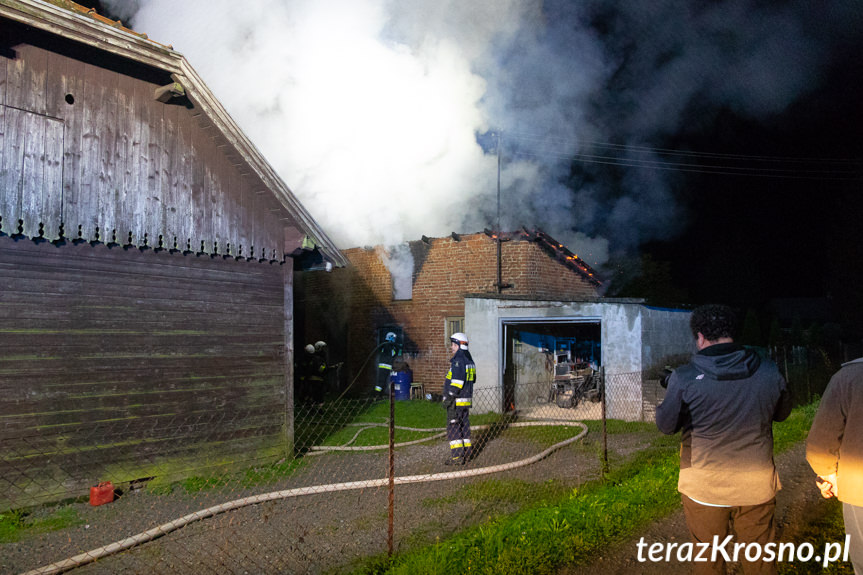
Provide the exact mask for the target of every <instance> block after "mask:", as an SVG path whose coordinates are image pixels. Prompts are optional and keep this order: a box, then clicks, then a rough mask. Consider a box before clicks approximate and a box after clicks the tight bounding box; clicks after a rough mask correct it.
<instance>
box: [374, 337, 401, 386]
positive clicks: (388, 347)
mask: <svg viewBox="0 0 863 575" xmlns="http://www.w3.org/2000/svg"><path fill="white" fill-rule="evenodd" d="M400 355H401V350H400V349H399V347H398V345H397V344H396V334H395V333H394V332H388V333H387V336H386V338H385V339H384V342H383V343H382V344H381V345H380V350H379V351H378V369H377V382H376V384H375V392H376V393H384V392H386V393H389V390H390V379H391V377H392V373H393V362H394V361H395V360H396V358H397V357H398V356H400Z"/></svg>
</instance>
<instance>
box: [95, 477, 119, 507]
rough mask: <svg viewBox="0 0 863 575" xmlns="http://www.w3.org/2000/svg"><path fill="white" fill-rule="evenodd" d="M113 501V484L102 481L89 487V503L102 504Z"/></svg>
mask: <svg viewBox="0 0 863 575" xmlns="http://www.w3.org/2000/svg"><path fill="white" fill-rule="evenodd" d="M112 501H114V484H113V483H111V482H110V481H103V482H101V483H100V484H99V485H94V486H93V487H91V488H90V505H104V504H105V503H111V502H112Z"/></svg>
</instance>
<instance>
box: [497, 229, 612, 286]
mask: <svg viewBox="0 0 863 575" xmlns="http://www.w3.org/2000/svg"><path fill="white" fill-rule="evenodd" d="M485 233H486V234H488V235H490V236H491V237H492V238H494V237H496V235H495V232H491V231H489V230H486V232H485ZM500 235H501V237H507V238H510V239H521V240H527V241H532V242H536V243H537V244H539V246H540V247H541V248H542V249H543V250H544V251H545V252H546V253H547V254H548V255H550V256H551V257H553V258H555V259H557V260H558V261H559V262H561V263H562V264H564V265H565V266H566V267H568V268H570V269H571V270H573V271H575V272H576V273H578V274H579V275H581V276H582V277H583V278H584V279H586V280H587V281H588V282H589V283H590V284H591V285H594V286H596V287H599V286H601V285H602V282H601V281H600V280H599V277H598V275H597V273H596V270H594V269H593V268H592V267H590V266H589V265H588V264H587V262H585V261H584V260H583V259H581V258H580V257H578V255H577V254H575V253H573V252H572V251H571V250H570V249H569V248H567V247H566V246H565V245H563V244H562V243H560V242H558V241H557V240H556V239H554V238H553V237H551V236H550V235H548V234H547V233H545V232H544V231H542V230H540V229H534V230H528V229H527V228H522V229H521V230H519V231H517V232H508V233H507V232H502V233H501V234H500Z"/></svg>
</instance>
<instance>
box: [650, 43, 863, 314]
mask: <svg viewBox="0 0 863 575" xmlns="http://www.w3.org/2000/svg"><path fill="white" fill-rule="evenodd" d="M860 54H863V42H861V43H858V44H857V45H856V46H849V48H848V53H847V54H846V55H845V56H843V57H842V58H839V59H838V60H837V62H836V63H835V65H834V66H833V67H832V68H831V70H830V75H829V80H828V81H827V82H825V84H824V86H823V87H822V88H821V89H819V90H817V91H816V92H814V93H813V94H811V96H809V97H807V98H805V99H803V100H801V101H799V102H797V103H795V104H794V105H793V106H791V107H790V108H789V109H788V110H787V112H785V113H784V114H782V115H780V116H778V117H776V118H773V119H771V121H770V122H766V123H760V122H753V121H745V120H742V119H740V118H739V117H736V116H734V115H733V114H730V113H728V114H724V115H722V116H721V117H720V118H719V119H718V121H717V122H716V123H715V124H713V125H712V126H710V127H709V129H706V130H703V131H701V132H700V133H695V134H684V135H683V136H681V137H680V140H679V142H678V145H686V146H687V147H689V148H691V149H697V150H701V151H716V152H722V153H728V152H729V151H733V152H734V153H736V154H741V155H750V156H766V155H769V156H776V157H783V158H795V161H789V162H784V163H782V164H779V165H780V166H781V167H782V168H784V169H789V170H794V171H792V172H789V174H788V176H789V177H787V178H778V177H745V176H724V175H713V174H695V175H691V176H687V177H686V183H685V186H684V190H682V191H681V192H680V194H681V197H682V198H684V201H685V202H686V203H687V205H688V206H689V211H690V214H691V219H690V220H689V224H688V226H687V227H686V228H685V230H683V232H682V233H681V234H680V235H679V236H677V237H675V238H674V240H672V241H668V242H654V243H649V244H647V245H646V246H644V247H645V249H646V250H647V251H648V252H650V253H652V254H653V255H654V257H656V258H657V259H661V260H663V259H664V260H668V261H671V262H672V264H673V269H674V275H675V280H676V281H677V282H679V283H680V284H681V285H683V286H685V287H686V288H687V289H688V292H689V294H690V296H691V297H692V298H693V299H694V300H696V301H711V300H712V301H716V300H724V301H730V302H733V303H739V304H747V305H755V306H757V305H759V304H761V303H763V302H764V301H765V300H768V299H770V298H777V297H826V296H830V297H834V298H835V297H840V298H843V299H845V300H846V301H847V305H849V306H852V307H857V306H859V305H860V304H861V303H863V302H861V300H860V299H859V297H858V296H856V292H858V291H863V289H859V286H861V285H863V284H861V282H863V260H861V257H860V256H861V255H863V254H861V247H860V246H861V244H863V242H861V240H860V232H859V223H858V221H857V220H858V217H859V215H861V214H863V209H861V208H863V193H861V192H863V140H862V139H861V137H860V135H861V133H863V112H861V106H860V102H863V88H861V86H863V60H861V57H860ZM804 159H805V160H804ZM834 159H851V160H852V161H850V162H844V161H843V162H834V161H831V160H834ZM751 164H752V163H751V162H746V163H745V165H751ZM759 165H760V164H759ZM814 172H816V173H814ZM817 172H824V173H823V175H818V174H817ZM853 284H856V286H857V287H852V285H853ZM849 311H850V312H851V313H852V314H853V315H855V317H859V315H858V314H859V312H858V311H857V310H856V309H852V310H849Z"/></svg>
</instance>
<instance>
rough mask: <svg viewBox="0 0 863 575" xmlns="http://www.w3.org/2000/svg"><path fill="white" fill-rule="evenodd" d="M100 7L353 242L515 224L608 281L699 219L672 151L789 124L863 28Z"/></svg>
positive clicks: (757, 15) (364, 10) (559, 8)
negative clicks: (565, 249)
mask: <svg viewBox="0 0 863 575" xmlns="http://www.w3.org/2000/svg"><path fill="white" fill-rule="evenodd" d="M104 3H105V4H106V5H109V6H110V7H112V9H114V10H115V11H117V12H120V11H122V12H123V13H124V16H125V17H126V18H127V19H128V18H131V20H129V22H130V24H131V25H132V26H133V27H134V28H135V29H136V30H138V31H140V32H146V33H147V34H148V35H149V36H150V37H151V38H153V39H155V40H157V41H160V42H164V43H171V44H173V46H174V47H175V48H176V49H177V50H179V51H180V52H182V53H183V54H184V55H185V56H186V57H187V58H188V59H189V61H190V62H191V64H192V65H193V66H194V67H195V69H196V70H198V72H199V73H200V74H201V75H202V76H203V78H204V79H205V81H206V82H207V83H208V85H209V86H210V88H211V89H212V90H213V92H214V93H215V95H216V96H217V97H218V98H219V99H220V100H221V101H222V103H223V104H224V106H225V107H226V108H227V110H228V111H229V113H231V115H232V116H233V117H234V118H235V119H236V120H237V121H238V123H239V124H240V125H241V126H242V127H243V129H244V130H245V131H246V132H247V134H248V135H249V137H250V138H251V139H252V140H253V141H254V142H255V143H256V145H257V146H258V147H259V148H260V149H261V151H262V152H263V153H264V155H265V156H266V157H267V159H268V160H269V161H270V163H271V164H273V166H274V167H275V168H276V169H277V171H278V172H279V173H280V174H281V176H282V178H283V179H284V180H285V181H286V182H287V184H288V185H289V186H290V187H291V189H292V190H293V191H294V193H295V194H296V195H297V196H298V198H299V199H300V201H301V202H302V203H303V204H304V205H305V206H306V208H307V209H308V210H309V211H310V213H311V215H312V216H313V217H314V218H315V219H316V220H317V221H318V222H320V224H321V225H322V227H323V228H324V230H325V231H326V232H327V233H328V234H329V235H330V236H331V237H332V238H333V239H334V240H335V241H336V243H337V244H338V245H339V246H340V247H343V248H347V247H353V246H360V245H378V244H383V245H390V246H392V245H396V244H399V243H402V242H404V241H406V240H412V239H417V238H418V237H420V236H421V235H423V234H424V235H427V236H432V237H434V236H443V235H448V234H449V233H450V232H452V231H457V232H474V231H480V230H482V229H483V228H486V227H489V228H497V227H498V224H499V225H500V228H501V229H504V230H512V229H517V228H519V227H521V226H526V227H528V228H533V227H539V228H542V229H543V230H545V231H546V232H548V233H549V234H551V235H552V236H554V237H556V238H557V239H558V240H560V241H562V242H564V243H566V244H567V245H568V246H569V247H570V248H572V249H573V250H574V251H576V252H577V253H578V254H579V255H580V256H581V257H583V258H585V259H586V260H587V261H588V262H589V263H591V264H593V265H598V264H601V263H603V261H605V259H606V258H607V257H608V255H609V252H619V251H626V250H631V249H633V248H636V247H637V246H638V245H639V244H641V243H642V242H645V241H648V240H652V239H665V238H667V237H668V236H669V235H672V234H674V233H675V232H676V231H677V229H678V228H679V226H680V225H681V223H682V222H683V221H685V209H684V208H683V207H681V206H679V205H678V202H677V201H676V200H675V190H676V189H677V187H679V186H680V185H681V183H680V182H681V175H680V173H679V172H678V171H675V170H674V169H668V164H667V161H666V160H663V158H662V153H661V150H660V149H659V148H660V147H661V145H660V144H661V143H662V142H663V139H664V138H666V137H668V136H670V135H674V134H675V133H678V132H680V131H686V130H694V129H697V127H698V126H700V125H701V126H703V125H708V124H709V123H710V122H712V121H713V120H714V119H715V117H716V114H717V113H718V111H719V110H729V109H730V110H732V111H734V113H736V114H739V115H741V116H745V117H750V118H769V117H771V116H772V115H776V114H779V113H781V112H782V111H783V110H785V109H786V108H787V107H788V106H789V105H790V104H791V103H793V102H794V101H795V100H796V99H798V98H800V97H801V96H803V95H805V94H807V93H808V92H809V91H811V90H813V89H814V88H815V87H816V86H817V84H818V81H819V71H820V70H821V68H822V67H823V66H825V65H826V64H827V63H828V60H829V57H830V56H829V55H830V54H831V50H832V48H833V47H834V46H835V45H837V44H838V43H840V42H841V41H842V38H843V36H847V35H848V34H851V33H853V30H854V29H855V27H859V26H860V23H861V17H860V13H859V12H860V10H859V8H858V7H857V4H856V3H855V2H854V1H845V2H843V1H836V2H826V3H807V2H794V3H787V2H776V3H773V2H769V1H768V2H764V1H756V0H731V1H728V2H719V3H714V2H700V1H683V0H659V1H656V2H614V3H612V2H607V1H599V0H585V1H580V2H571V1H569V0H547V1H541V0H470V1H464V0H398V1H396V0H292V1H289V2H287V1H284V0H256V1H255V2H248V3H244V4H237V3H236V2H232V1H228V0H185V1H183V2H174V1H172V0H135V1H134V2H120V1H119V0H113V1H112V2H104ZM813 23H815V24H813ZM499 160H500V162H499ZM574 160H575V161H574ZM657 162H659V163H657ZM664 162H666V163H664ZM499 167H500V204H501V208H500V210H498V208H497V206H498V169H499Z"/></svg>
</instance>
